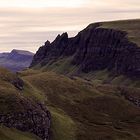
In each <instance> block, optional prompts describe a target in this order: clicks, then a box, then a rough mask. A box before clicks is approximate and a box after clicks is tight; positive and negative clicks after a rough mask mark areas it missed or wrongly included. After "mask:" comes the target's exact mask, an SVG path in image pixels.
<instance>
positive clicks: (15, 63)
mask: <svg viewBox="0 0 140 140" xmlns="http://www.w3.org/2000/svg"><path fill="white" fill-rule="evenodd" d="M33 55H34V54H33V53H31V52H28V51H23V50H12V51H11V52H10V53H1V54H0V66H1V67H5V68H7V69H9V70H12V71H20V70H23V69H25V68H27V67H29V65H30V64H31V61H32V58H33Z"/></svg>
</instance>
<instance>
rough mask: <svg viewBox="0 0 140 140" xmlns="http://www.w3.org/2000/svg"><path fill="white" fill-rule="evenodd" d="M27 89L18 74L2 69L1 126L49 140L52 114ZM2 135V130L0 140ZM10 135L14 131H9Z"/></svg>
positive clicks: (0, 76)
mask: <svg viewBox="0 0 140 140" xmlns="http://www.w3.org/2000/svg"><path fill="white" fill-rule="evenodd" d="M27 88H28V86H27V84H26V83H25V82H24V81H23V80H22V79H21V78H19V77H18V76H17V75H16V74H13V73H11V72H9V71H8V70H6V69H2V68H1V69H0V125H2V126H6V127H8V128H15V129H18V130H20V131H23V132H29V133H32V134H35V135H37V136H38V137H40V138H42V139H43V140H48V139H49V136H50V134H49V129H50V119H51V118H50V113H49V111H48V110H47V108H46V106H44V105H43V103H42V102H41V101H39V100H38V99H37V98H36V97H35V96H32V97H31V96H30V95H28V94H29V92H28V91H27ZM30 90H31V89H30ZM1 133H2V131H1V130H0V138H1ZM9 133H10V134H11V133H12V130H10V129H9ZM13 133H15V136H16V135H18V131H17V134H16V131H13ZM2 135H4V134H2ZM5 135H6V134H5ZM19 135H20V133H19ZM22 135H24V134H22ZM22 135H21V136H22ZM7 137H8V134H7ZM25 138H26V135H25ZM27 138H28V137H27ZM15 139H16V138H15ZM32 139H35V138H32ZM7 140H8V138H7Z"/></svg>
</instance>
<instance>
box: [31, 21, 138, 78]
mask: <svg viewBox="0 0 140 140" xmlns="http://www.w3.org/2000/svg"><path fill="white" fill-rule="evenodd" d="M139 32H140V20H127V21H116V22H105V23H94V24H90V25H89V26H88V27H87V28H85V29H84V30H82V31H81V32H79V33H78V34H77V35H76V36H75V37H73V38H68V34H67V33H64V34H62V35H58V36H57V38H56V39H55V40H54V41H53V42H52V43H50V42H49V41H47V42H46V43H45V45H44V46H42V47H41V48H40V49H39V50H38V51H37V53H36V54H35V56H34V59H33V61H32V64H31V67H36V68H37V67H39V68H40V67H42V68H44V69H46V70H48V69H49V70H53V71H56V72H60V73H63V74H73V75H79V74H82V73H90V72H95V71H103V70H106V71H108V72H111V73H113V75H125V76H127V77H132V78H138V77H140V41H139V40H140V39H139V34H140V33H139Z"/></svg>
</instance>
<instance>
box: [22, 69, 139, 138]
mask: <svg viewBox="0 0 140 140" xmlns="http://www.w3.org/2000/svg"><path fill="white" fill-rule="evenodd" d="M25 73H26V74H24V73H22V74H21V75H22V78H23V79H24V80H25V81H28V82H29V83H30V84H31V85H32V86H33V87H34V88H36V89H37V90H38V91H40V93H41V94H42V95H43V96H44V97H45V98H44V102H45V103H46V105H47V106H48V108H49V110H50V112H51V114H52V118H53V123H52V124H53V125H52V131H53V139H55V140H71V139H72V140H73V139H76V140H85V139H86V140H98V139H104V140H108V139H111V140H138V139H139V138H140V135H139V128H140V121H139V120H140V118H139V116H140V110H139V108H137V107H136V106H135V105H133V104H132V103H131V102H129V101H127V100H126V99H124V98H123V97H122V96H121V93H120V91H119V90H118V89H117V88H115V87H114V86H111V85H108V86H107V85H106V86H105V85H104V86H102V85H101V86H99V85H98V84H95V83H92V82H91V81H86V80H83V79H81V78H77V77H73V78H68V77H65V76H63V75H57V74H56V73H53V72H39V71H38V73H36V74H35V72H33V74H32V75H31V72H29V75H28V72H27V71H26V72H25ZM130 93H131V91H130ZM61 130H63V131H61Z"/></svg>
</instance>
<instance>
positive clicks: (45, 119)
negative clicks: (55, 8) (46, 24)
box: [0, 20, 140, 140]
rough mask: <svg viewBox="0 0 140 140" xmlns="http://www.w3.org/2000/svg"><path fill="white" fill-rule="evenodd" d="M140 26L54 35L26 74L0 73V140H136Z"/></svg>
mask: <svg viewBox="0 0 140 140" xmlns="http://www.w3.org/2000/svg"><path fill="white" fill-rule="evenodd" d="M139 31H140V20H128V21H115V22H102V23H93V24H90V25H89V26H88V27H87V28H86V29H84V30H82V31H81V32H79V33H78V35H76V36H75V37H73V38H68V34H67V33H64V34H62V35H58V36H57V38H56V39H55V40H54V41H53V42H52V43H50V42H49V41H47V42H46V43H45V45H43V46H42V47H41V48H39V50H38V51H37V53H36V54H35V56H34V58H33V61H32V63H31V66H30V68H29V69H26V70H24V71H20V72H18V73H12V72H10V71H9V70H6V69H4V68H0V139H2V140H18V139H19V138H21V139H24V140H139V139H140V77H139V76H140V75H139V60H140V57H139V55H140V54H139V46H140V40H139V34H140V32H139Z"/></svg>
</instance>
